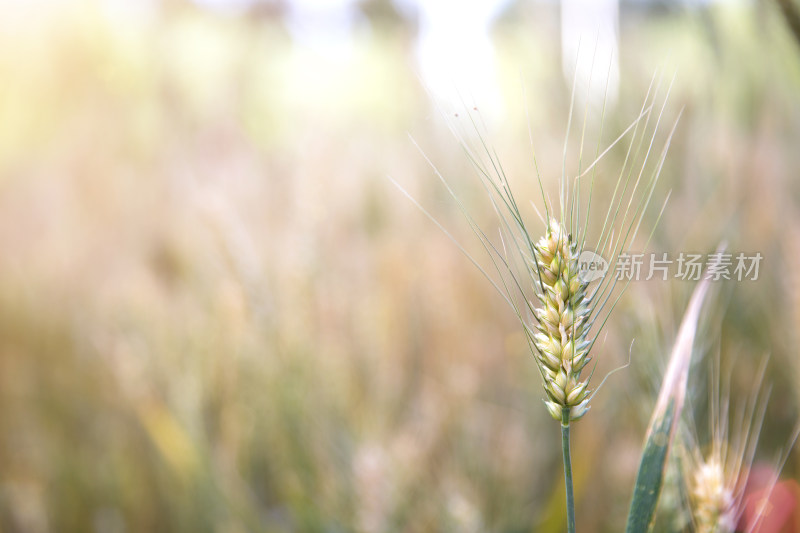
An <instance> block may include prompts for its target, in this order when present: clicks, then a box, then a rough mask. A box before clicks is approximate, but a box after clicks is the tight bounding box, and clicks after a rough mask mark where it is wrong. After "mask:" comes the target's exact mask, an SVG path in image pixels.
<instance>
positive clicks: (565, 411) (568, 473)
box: [561, 407, 575, 533]
mask: <svg viewBox="0 0 800 533" xmlns="http://www.w3.org/2000/svg"><path fill="white" fill-rule="evenodd" d="M561 451H562V452H563V453H564V486H565V487H566V490H567V533H575V498H574V496H573V495H572V461H571V460H570V457H569V407H562V408H561Z"/></svg>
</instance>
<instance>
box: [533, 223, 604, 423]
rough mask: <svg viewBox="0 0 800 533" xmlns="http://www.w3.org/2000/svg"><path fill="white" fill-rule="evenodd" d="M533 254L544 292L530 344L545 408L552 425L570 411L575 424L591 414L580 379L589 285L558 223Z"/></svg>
mask: <svg viewBox="0 0 800 533" xmlns="http://www.w3.org/2000/svg"><path fill="white" fill-rule="evenodd" d="M534 252H535V256H536V257H535V259H536V265H535V269H536V272H535V274H536V275H537V276H538V277H539V280H540V286H539V288H540V290H541V291H542V292H540V293H539V294H538V296H539V303H540V306H539V307H538V308H537V309H536V318H537V322H538V324H537V329H538V333H537V334H536V335H535V336H534V344H535V346H536V351H537V354H536V355H537V361H538V363H539V367H540V368H541V369H542V375H543V376H544V380H545V383H544V389H545V392H546V393H547V396H548V400H547V401H546V402H545V403H546V405H547V410H548V411H549V413H550V414H551V416H552V417H553V418H555V419H556V420H561V418H562V409H563V408H569V409H570V420H577V419H579V418H581V417H582V416H583V415H585V414H586V412H587V411H588V410H589V405H588V397H589V394H590V391H589V389H588V383H587V381H581V379H580V375H581V370H583V368H584V367H585V366H586V364H587V363H588V362H589V359H590V358H589V345H590V341H589V340H588V339H587V337H588V333H589V324H588V323H587V321H588V316H589V314H590V311H591V309H590V297H589V295H588V294H587V287H588V285H589V283H588V282H585V281H582V280H581V279H580V278H579V276H578V270H579V269H578V266H579V265H578V257H579V255H580V250H579V248H578V243H577V239H574V238H573V236H572V235H571V234H569V233H568V232H567V231H566V229H565V228H564V226H562V225H561V223H559V222H557V221H556V220H551V221H550V224H549V226H548V228H547V234H546V235H545V236H544V237H542V238H541V239H540V240H539V242H537V243H536V245H535V246H534Z"/></svg>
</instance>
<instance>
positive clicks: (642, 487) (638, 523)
mask: <svg viewBox="0 0 800 533" xmlns="http://www.w3.org/2000/svg"><path fill="white" fill-rule="evenodd" d="M708 283H709V282H708V280H707V279H704V280H703V281H701V282H700V284H699V285H698V286H697V288H695V290H694V293H693V294H692V299H691V301H690V302H689V307H688V309H687V310H686V313H685V314H684V315H683V321H682V322H681V327H680V330H678V338H677V340H676V341H675V346H674V347H673V349H672V355H671V356H670V361H669V366H668V368H667V373H666V375H665V376H664V382H663V384H662V385H661V392H659V395H658V402H657V403H656V407H655V409H654V410H653V416H652V417H651V418H650V427H649V428H648V430H647V436H646V437H645V444H644V451H643V452H642V461H641V463H640V464H639V472H638V474H637V475H636V486H635V487H634V489H633V500H632V501H631V509H630V512H629V513H628V525H627V528H626V531H627V533H643V532H645V531H647V530H648V529H649V528H650V526H651V524H652V522H653V517H654V516H655V512H656V507H657V506H658V498H659V496H660V495H661V487H662V485H663V483H664V471H665V470H666V466H667V457H668V456H669V450H670V446H671V444H672V440H673V438H674V436H675V430H676V428H677V427H678V419H679V418H680V416H681V411H682V410H683V403H684V399H685V397H686V383H687V381H688V377H689V364H690V362H691V359H692V345H693V344H694V337H695V333H696V332H697V321H698V319H699V316H700V308H701V307H702V305H703V301H704V300H705V297H706V294H707V293H708Z"/></svg>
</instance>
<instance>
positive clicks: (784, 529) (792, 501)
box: [737, 466, 800, 533]
mask: <svg viewBox="0 0 800 533" xmlns="http://www.w3.org/2000/svg"><path fill="white" fill-rule="evenodd" d="M774 475H775V471H774V469H773V468H772V467H771V466H761V467H757V468H754V469H753V471H752V472H751V473H750V479H749V480H748V482H747V488H746V489H745V495H744V500H743V508H744V511H743V513H742V517H741V519H740V520H739V525H738V528H737V531H752V532H753V533H796V532H798V531H800V512H798V508H797V502H798V500H800V485H798V484H797V482H796V481H794V480H787V481H779V482H778V483H776V484H775V486H774V487H771V486H770V482H771V481H772V480H773V479H774ZM770 489H771V490H770Z"/></svg>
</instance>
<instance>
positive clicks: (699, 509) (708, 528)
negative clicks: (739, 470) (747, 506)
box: [688, 454, 737, 533]
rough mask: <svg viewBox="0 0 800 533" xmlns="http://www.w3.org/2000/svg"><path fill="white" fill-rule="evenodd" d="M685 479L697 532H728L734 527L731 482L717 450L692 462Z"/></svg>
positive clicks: (734, 518) (733, 500) (734, 508)
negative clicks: (691, 471) (689, 471)
mask: <svg viewBox="0 0 800 533" xmlns="http://www.w3.org/2000/svg"><path fill="white" fill-rule="evenodd" d="M688 481H689V492H690V494H689V496H690V498H691V504H692V515H693V518H694V523H695V529H696V531H698V533H730V532H732V531H734V528H735V527H736V519H737V512H736V498H735V486H736V485H737V480H736V479H732V473H731V472H730V470H728V471H726V469H725V465H724V464H723V461H722V459H721V458H720V457H718V456H717V454H712V455H711V456H710V457H708V458H707V459H705V460H702V461H701V462H700V464H697V465H695V466H694V475H693V476H691V478H690V479H689V480H688Z"/></svg>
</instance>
